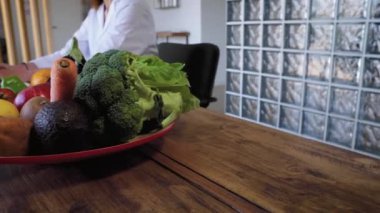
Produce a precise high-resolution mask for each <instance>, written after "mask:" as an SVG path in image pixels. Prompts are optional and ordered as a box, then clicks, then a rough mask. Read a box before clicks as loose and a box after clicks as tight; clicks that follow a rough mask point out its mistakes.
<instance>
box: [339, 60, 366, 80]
mask: <svg viewBox="0 0 380 213" xmlns="http://www.w3.org/2000/svg"><path fill="white" fill-rule="evenodd" d="M361 64H362V59H360V58H359V57H335V60H334V72H333V75H332V81H333V82H336V83H342V84H351V85H358V84H359V77H360V66H361Z"/></svg>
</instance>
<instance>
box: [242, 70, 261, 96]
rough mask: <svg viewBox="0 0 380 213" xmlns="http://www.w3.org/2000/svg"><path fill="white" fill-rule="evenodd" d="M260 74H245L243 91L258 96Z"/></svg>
mask: <svg viewBox="0 0 380 213" xmlns="http://www.w3.org/2000/svg"><path fill="white" fill-rule="evenodd" d="M259 87H260V86H259V76H257V75H248V74H244V79H243V93H244V94H246V95H251V96H255V97H257V95H258V94H259V93H258V91H259Z"/></svg>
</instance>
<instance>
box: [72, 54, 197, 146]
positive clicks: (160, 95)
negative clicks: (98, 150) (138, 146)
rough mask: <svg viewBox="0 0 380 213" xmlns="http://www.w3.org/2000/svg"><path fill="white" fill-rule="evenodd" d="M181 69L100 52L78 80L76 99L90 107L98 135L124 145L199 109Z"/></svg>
mask: <svg viewBox="0 0 380 213" xmlns="http://www.w3.org/2000/svg"><path fill="white" fill-rule="evenodd" d="M182 68H183V64H179V63H166V62H164V61H162V60H161V59H160V58H159V57H157V56H138V55H135V54H132V53H130V52H127V51H120V50H110V51H107V52H105V53H98V54H96V55H95V56H94V57H93V58H91V59H90V60H88V61H87V62H86V64H85V65H84V67H83V71H82V73H80V75H79V78H78V82H77V87H76V92H75V100H77V101H78V102H79V103H81V104H83V105H84V106H86V107H87V109H88V111H89V113H90V115H91V117H92V128H93V130H94V134H97V135H99V138H102V137H103V138H104V137H106V138H107V139H109V138H112V139H113V140H114V141H115V142H121V141H123V140H126V139H130V138H133V137H135V136H136V135H137V134H139V133H141V132H142V131H144V132H145V131H149V130H152V129H156V128H160V127H166V126H167V125H169V124H170V123H171V122H172V121H173V120H175V119H176V118H177V117H178V116H179V115H180V114H181V113H184V112H187V111H189V110H192V109H194V108H196V107H199V100H198V99H197V98H196V97H195V96H193V95H192V94H191V92H190V89H189V81H188V79H187V76H186V73H185V72H183V71H182Z"/></svg>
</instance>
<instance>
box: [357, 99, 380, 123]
mask: <svg viewBox="0 0 380 213" xmlns="http://www.w3.org/2000/svg"><path fill="white" fill-rule="evenodd" d="M360 119H363V120H367V121H373V122H377V123H380V93H374V92H362V95H361V101H360Z"/></svg>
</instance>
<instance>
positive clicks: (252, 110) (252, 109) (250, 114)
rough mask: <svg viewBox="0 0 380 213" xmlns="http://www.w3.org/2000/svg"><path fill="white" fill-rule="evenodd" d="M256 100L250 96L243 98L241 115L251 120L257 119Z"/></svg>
mask: <svg viewBox="0 0 380 213" xmlns="http://www.w3.org/2000/svg"><path fill="white" fill-rule="evenodd" d="M257 105H258V103H257V100H254V99H250V98H243V109H242V114H243V117H245V118H249V119H251V120H257Z"/></svg>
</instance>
